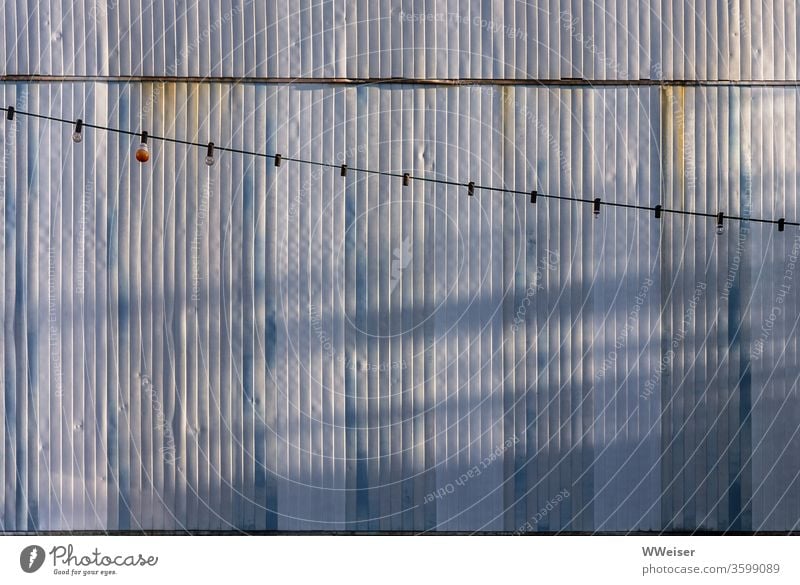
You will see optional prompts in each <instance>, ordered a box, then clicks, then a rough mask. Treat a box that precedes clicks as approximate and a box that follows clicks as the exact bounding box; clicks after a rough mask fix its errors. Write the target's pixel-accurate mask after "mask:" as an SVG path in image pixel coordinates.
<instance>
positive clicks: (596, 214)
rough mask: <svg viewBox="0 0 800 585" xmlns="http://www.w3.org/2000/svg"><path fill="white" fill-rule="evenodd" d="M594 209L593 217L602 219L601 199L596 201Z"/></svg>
mask: <svg viewBox="0 0 800 585" xmlns="http://www.w3.org/2000/svg"><path fill="white" fill-rule="evenodd" d="M593 207H594V209H592V217H593V218H594V219H597V218H599V217H600V198H599V197H598V198H597V199H595V200H594V206H593Z"/></svg>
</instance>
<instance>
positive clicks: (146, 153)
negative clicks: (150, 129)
mask: <svg viewBox="0 0 800 585" xmlns="http://www.w3.org/2000/svg"><path fill="white" fill-rule="evenodd" d="M136 160H138V161H139V162H140V163H146V162H147V161H149V160H150V149H149V148H147V143H146V142H142V143H141V144H139V148H137V149H136Z"/></svg>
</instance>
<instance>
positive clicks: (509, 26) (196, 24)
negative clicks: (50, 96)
mask: <svg viewBox="0 0 800 585" xmlns="http://www.w3.org/2000/svg"><path fill="white" fill-rule="evenodd" d="M0 17H2V18H4V20H5V22H6V28H7V29H8V30H9V31H10V32H11V33H13V34H6V35H5V41H4V42H2V43H0V63H4V72H5V73H9V74H31V73H36V74H42V75H178V76H203V77H205V76H234V77H254V76H255V77H267V76H269V77H350V78H370V77H383V78H385V77H418V78H427V79H437V78H438V79H442V78H464V77H467V78H469V77H474V78H504V77H505V78H517V79H531V78H537V79H562V78H567V77H583V78H586V79H598V80H603V79H659V78H661V77H666V78H668V79H686V80H796V79H798V77H800V71H798V67H799V66H800V65H798V61H797V46H798V42H800V39H798V35H797V30H798V18H799V16H798V6H797V0H781V1H780V2H772V1H768V0H699V1H694V2H685V1H684V0H638V1H636V2H630V1H628V0H607V1H604V2H597V1H596V0H536V1H527V2H523V1H518V0H426V1H425V2H420V1H419V0H379V1H376V0H346V1H343V2H335V1H334V0H300V1H297V2H284V1H283V0H257V1H253V0H247V1H243V0H234V1H232V2H219V1H216V0H214V1H211V2H188V1H186V0H182V1H179V2H174V3H173V2H168V3H162V2H153V1H152V0H131V1H129V2H119V1H118V0H72V1H70V2H62V1H61V0H49V1H44V2H30V1H26V0H16V1H13V2H12V1H9V2H5V3H4V4H3V6H2V7H0Z"/></svg>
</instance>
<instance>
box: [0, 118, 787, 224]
mask: <svg viewBox="0 0 800 585" xmlns="http://www.w3.org/2000/svg"><path fill="white" fill-rule="evenodd" d="M0 111H4V112H5V113H6V120H7V121H13V120H14V117H15V116H16V115H19V116H28V117H31V118H38V119H40V120H48V121H51V122H58V123H60V124H68V125H70V126H73V127H74V129H73V133H72V140H73V141H74V142H76V143H79V142H81V141H82V140H83V130H84V128H92V129H95V130H101V131H104V132H114V133H116V134H122V135H125V136H138V137H139V140H140V142H139V146H138V147H137V149H136V152H135V157H136V160H137V161H139V162H140V163H146V162H148V161H149V160H150V149H149V146H148V141H161V142H170V143H173V144H182V145H185V146H197V147H200V148H205V149H206V158H205V163H206V164H207V165H209V166H212V165H214V163H215V162H216V153H217V152H230V153H235V154H243V155H249V156H254V157H260V158H267V159H271V160H273V161H274V164H275V166H276V167H280V166H281V165H282V164H283V162H284V161H286V162H291V163H296V164H304V165H313V166H318V167H325V168H331V169H337V168H338V169H339V174H340V176H342V177H346V176H347V174H348V172H353V173H362V174H370V175H379V176H384V177H395V178H398V179H402V182H403V186H404V187H407V186H409V185H410V184H411V181H421V182H425V183H435V184H439V185H449V186H459V187H466V189H467V195H468V196H470V197H472V196H474V195H475V192H476V191H478V190H480V191H488V192H495V193H504V194H508V195H523V196H525V197H526V198H527V197H530V202H531V204H532V205H535V204H536V202H537V200H538V199H539V198H543V199H555V200H560V201H572V202H575V203H586V204H590V205H592V214H593V216H594V217H599V216H600V209H601V206H607V207H619V208H625V209H636V210H645V211H649V212H652V213H653V216H654V217H655V218H656V219H661V218H662V217H663V216H664V214H667V213H669V214H673V215H686V216H693V217H703V218H715V219H716V231H717V233H718V234H722V233H724V231H725V220H726V219H730V220H738V221H749V222H756V223H768V224H775V225H777V226H778V231H779V232H782V231H784V230H785V228H786V226H800V223H799V222H796V221H787V220H786V218H783V217H781V218H778V219H766V218H757V217H745V216H739V215H727V214H725V212H723V211H720V212H717V213H710V212H702V211H689V210H685V209H670V208H667V207H663V206H661V205H656V206H654V207H650V206H647V205H635V204H632V203H620V202H617V201H603V200H602V199H601V198H599V197H595V198H593V199H586V198H581V197H572V196H565V195H555V194H551V193H541V192H539V191H537V190H536V189H534V190H531V191H521V190H518V189H508V188H505V187H490V186H488V185H478V184H476V183H475V182H474V181H467V182H460V181H455V180H452V179H440V178H436V177H430V176H424V175H412V174H411V173H394V172H389V171H380V170H375V169H365V168H358V167H350V166H348V165H347V164H346V163H344V164H334V163H327V162H321V161H313V160H306V159H301V158H294V157H290V156H285V155H282V154H279V153H275V154H268V153H263V152H256V151H251V150H244V149H240V148H233V147H230V146H219V145H217V144H215V143H214V142H208V143H202V142H192V141H190V140H183V139H180V138H171V137H169V136H156V135H153V134H149V133H148V132H146V131H144V130H142V131H139V132H134V131H132V130H125V129H122V128H112V127H110V126H102V125H99V124H91V123H89V122H86V121H84V120H83V119H81V118H78V119H77V120H68V119H66V118H59V117H56V116H48V115H46V114H39V113H36V112H25V111H22V110H17V109H15V108H14V107H13V106H7V107H0Z"/></svg>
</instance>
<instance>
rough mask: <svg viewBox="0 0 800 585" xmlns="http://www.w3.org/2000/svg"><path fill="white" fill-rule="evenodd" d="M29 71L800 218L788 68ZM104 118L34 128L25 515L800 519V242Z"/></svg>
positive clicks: (395, 159) (17, 247) (189, 125)
mask: <svg viewBox="0 0 800 585" xmlns="http://www.w3.org/2000/svg"><path fill="white" fill-rule="evenodd" d="M360 7H361V5H360V4H359V8H360ZM312 54H313V51H312ZM2 92H3V95H2V99H3V103H4V104H12V103H15V104H16V105H17V107H18V109H30V110H32V111H37V112H42V113H51V114H54V115H61V114H63V115H65V116H67V117H78V116H79V115H82V116H84V117H85V118H86V119H87V120H91V121H93V122H96V123H100V124H109V125H111V126H117V127H121V128H126V129H131V130H134V131H137V132H138V131H140V130H141V129H147V130H149V131H150V132H151V133H153V134H157V135H166V136H175V137H180V138H186V139H188V140H197V141H200V142H205V141H207V140H209V139H213V140H215V142H216V143H217V144H220V145H233V146H236V147H241V148H245V149H255V150H261V151H264V152H269V153H272V152H280V153H282V154H283V155H284V156H294V157H299V158H308V159H312V160H325V161H329V162H332V163H335V164H341V163H343V162H346V163H347V164H349V165H350V166H351V169H352V168H375V169H382V170H386V171H394V172H411V174H412V175H421V174H426V175H430V176H440V177H447V178H451V179H454V180H457V181H461V182H463V183H466V182H467V181H469V180H473V181H475V182H476V183H478V184H483V185H490V186H495V187H503V186H505V187H512V188H518V189H525V190H529V189H531V188H533V187H536V188H537V189H538V190H539V191H540V192H543V193H552V194H563V195H567V194H570V193H573V194H578V195H581V196H589V195H592V196H597V197H600V198H601V199H603V200H604V201H618V202H625V203H631V204H634V203H636V204H641V205H648V206H652V205H655V204H657V203H660V204H662V205H663V206H664V207H666V208H671V209H689V210H696V211H705V212H709V213H716V212H717V211H718V210H723V211H724V212H725V213H726V214H729V215H736V214H741V215H745V216H753V217H787V218H788V219H790V220H796V219H797V217H798V215H797V214H798V211H799V210H798V209H797V205H796V204H795V203H794V201H795V200H796V197H797V188H798V185H797V172H796V164H795V162H794V161H795V160H796V156H797V153H796V152H795V151H796V146H795V145H794V141H793V140H792V138H791V137H792V136H793V133H796V132H797V131H798V98H797V92H796V91H794V90H789V89H786V90H781V89H774V90H772V89H769V90H766V89H758V90H757V89H736V88H705V89H688V88H679V87H669V88H657V87H654V88H639V89H586V90H568V89H545V88H538V89H535V88H507V89H505V90H502V91H501V90H497V89H494V88H480V87H464V88H439V89H421V88H414V87H398V88H392V89H380V88H369V87H360V88H347V89H329V88H324V87H309V88H306V89H304V88H296V87H294V88H287V87H275V86H263V85H255V84H249V85H248V84H243V85H236V86H232V85H222V84H198V85H193V84H165V85H160V84H116V83H110V84H80V83H76V84H44V83H38V84H30V85H26V84H17V85H13V84H4V85H3V86H2ZM70 132H71V129H70V128H68V127H66V126H62V125H57V124H52V123H49V122H46V121H43V120H36V119H32V118H27V117H23V116H19V117H17V119H16V120H15V121H14V122H13V123H8V122H5V121H4V122H3V124H0V140H2V145H3V151H2V153H3V159H2V160H3V166H2V172H3V174H2V177H1V179H2V180H0V187H2V193H3V197H2V208H1V209H0V211H1V212H2V225H3V239H2V246H3V247H2V254H0V258H2V264H0V266H2V273H1V274H2V281H3V283H4V286H3V289H2V293H1V294H2V302H1V305H2V307H3V309H2V313H1V314H2V321H3V323H2V330H3V335H2V338H1V340H0V343H2V358H3V367H2V387H3V394H2V402H0V408H1V409H2V418H1V419H0V420H2V424H3V437H4V439H3V441H4V443H3V449H2V450H0V473H2V485H3V489H2V490H0V498H2V501H1V504H0V510H2V515H0V519H1V520H2V524H1V525H2V529H3V530H34V529H37V530H54V529H102V530H111V531H113V530H122V529H140V528H145V529H180V528H190V529H208V530H219V529H229V528H241V529H250V530H252V529H255V530H263V529H289V530H340V529H344V530H429V529H430V530H469V531H472V530H511V531H513V530H517V529H525V530H534V531H557V530H662V529H666V530H673V529H675V530H678V529H680V530H682V529H695V528H699V529H708V530H728V529H747V530H749V529H756V530H757V529H769V530H788V529H791V528H793V527H796V526H795V525H796V523H797V519H798V514H799V513H800V510H798V506H799V505H800V493H799V492H798V490H799V489H800V487H799V486H798V483H797V474H796V473H795V471H794V467H796V466H793V465H792V462H793V461H795V460H796V458H797V456H798V449H800V439H798V436H797V425H796V422H795V421H796V418H797V414H798V402H797V392H796V383H797V362H798V353H797V352H798V347H797V343H796V327H797V322H798V319H797V309H798V307H797V304H798V303H797V294H796V282H795V276H794V272H795V270H796V269H797V266H796V262H797V256H798V254H800V239H799V238H798V236H797V230H796V229H794V228H789V229H787V231H786V232H785V233H783V234H779V233H778V232H777V231H776V230H775V226H774V225H759V224H746V225H745V224H739V223H738V222H734V221H730V220H728V221H726V232H725V234H724V235H722V236H717V235H716V234H715V233H714V225H713V221H714V220H713V219H712V218H709V219H708V220H704V219H701V218H685V217H680V216H674V215H667V216H665V217H664V218H663V219H661V220H655V219H654V218H653V217H652V214H651V213H649V212H647V211H634V210H628V209H620V208H617V209H611V208H608V207H603V208H602V212H601V215H600V217H599V218H597V219H593V218H592V215H591V208H590V206H585V205H576V204H574V203H568V202H558V201H556V200H552V199H544V198H540V199H539V201H538V202H537V204H536V205H535V206H533V205H531V204H530V203H529V202H528V199H527V197H522V196H520V197H518V198H512V197H510V196H501V195H499V194H497V193H490V192H484V191H478V192H476V195H475V196H474V197H469V196H468V195H467V190H466V187H459V186H443V185H434V184H430V183H423V182H420V181H412V182H411V185H410V186H408V187H404V186H403V185H402V182H401V180H400V179H399V178H398V179H396V178H390V177H374V176H366V175H364V174H362V173H359V172H357V171H353V170H351V171H350V172H349V173H348V175H347V177H344V178H342V177H340V176H339V172H338V169H320V168H317V167H311V166H304V165H297V164H293V163H291V162H285V163H284V164H283V166H281V167H280V168H275V167H274V166H273V165H272V161H271V160H265V159H257V158H252V157H248V156H245V155H241V154H232V153H219V152H218V153H217V163H216V164H215V165H214V166H213V167H207V166H206V165H205V164H203V158H204V156H205V153H204V152H203V150H202V149H198V148H188V147H186V146H183V145H179V144H165V143H161V142H154V143H152V144H151V145H150V146H151V151H152V159H151V162H150V163H149V164H147V165H139V164H137V163H136V162H135V161H134V160H133V157H132V150H133V148H134V146H135V143H136V142H137V139H136V137H126V136H120V135H116V134H105V133H103V132H99V131H95V130H91V129H86V130H85V132H84V134H85V136H84V140H83V142H82V143H81V144H79V145H74V144H72V143H71V142H70V141H69V135H70ZM787 145H788V146H787ZM559 494H561V495H560V496H559ZM542 511H544V512H542ZM534 519H535V521H534ZM526 524H527V527H526Z"/></svg>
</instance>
